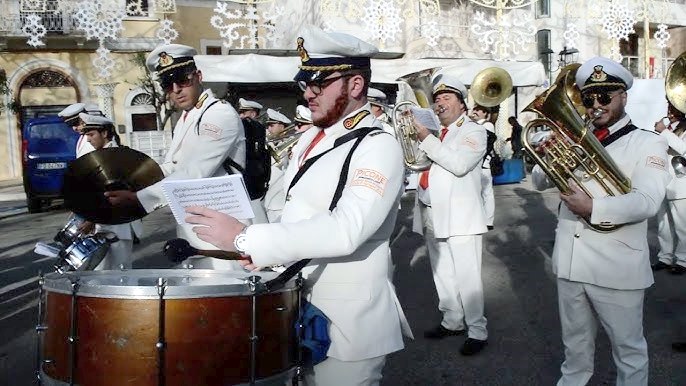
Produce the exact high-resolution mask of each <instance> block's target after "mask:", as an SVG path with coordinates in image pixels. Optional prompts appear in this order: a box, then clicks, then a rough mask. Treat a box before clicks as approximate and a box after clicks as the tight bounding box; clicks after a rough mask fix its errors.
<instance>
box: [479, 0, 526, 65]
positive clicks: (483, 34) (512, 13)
mask: <svg viewBox="0 0 686 386" xmlns="http://www.w3.org/2000/svg"><path fill="white" fill-rule="evenodd" d="M469 1H470V2H471V3H473V4H476V5H479V6H482V7H486V8H491V9H494V10H495V17H490V16H487V15H486V13H485V12H483V11H476V12H475V13H474V19H473V22H472V25H471V27H470V30H471V32H472V33H473V34H474V35H475V36H476V37H477V39H478V41H479V43H481V49H482V50H483V52H484V53H487V54H491V55H492V57H493V59H495V60H512V59H513V56H514V55H518V54H520V53H522V52H524V51H525V50H527V49H528V48H529V47H531V46H532V44H531V43H533V42H534V38H535V36H536V27H535V26H534V23H533V16H532V15H531V13H530V12H517V11H516V9H517V8H523V7H528V6H530V5H531V4H532V3H534V2H536V0H469ZM505 10H507V11H508V12H507V13H505V12H504V11H505Z"/></svg>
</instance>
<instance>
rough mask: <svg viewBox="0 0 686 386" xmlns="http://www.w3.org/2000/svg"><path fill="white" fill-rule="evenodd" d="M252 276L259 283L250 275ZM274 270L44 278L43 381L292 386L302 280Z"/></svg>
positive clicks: (91, 385)
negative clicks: (271, 287)
mask: <svg viewBox="0 0 686 386" xmlns="http://www.w3.org/2000/svg"><path fill="white" fill-rule="evenodd" d="M249 276H253V278H252V280H251V279H250V278H248V277H249ZM255 277H258V278H259V279H261V282H265V281H267V280H270V279H272V278H274V277H276V273H273V272H259V273H245V272H230V271H229V272H227V271H210V270H181V269H178V270H132V271H125V272H119V271H84V272H70V273H66V274H62V275H60V274H56V273H52V274H49V275H46V276H45V282H44V287H43V289H44V291H43V292H44V293H45V307H44V308H45V315H44V320H43V322H42V323H41V322H39V325H41V327H43V331H42V333H41V335H42V344H41V345H40V347H42V355H41V361H40V367H41V368H40V375H41V378H42V380H43V383H44V384H48V385H53V384H54V385H65V384H69V383H70V382H72V383H73V384H78V385H84V386H106V385H112V386H121V385H130V386H135V385H140V386H149V385H167V386H176V385H178V386H187V385H203V386H215V385H216V386H219V385H221V386H225V385H235V384H250V383H254V384H278V385H284V384H285V382H287V381H288V380H289V379H291V378H292V377H293V375H294V374H295V370H296V365H297V338H296V334H295V329H294V328H293V327H294V323H295V321H296V319H297V316H298V312H299V309H298V304H299V293H300V290H299V287H298V285H296V282H295V281H294V280H291V281H290V282H289V283H287V285H286V286H285V287H284V288H283V289H281V290H279V291H275V292H272V293H265V294H260V293H259V283H258V286H257V288H258V290H257V291H256V286H255V280H256V279H255Z"/></svg>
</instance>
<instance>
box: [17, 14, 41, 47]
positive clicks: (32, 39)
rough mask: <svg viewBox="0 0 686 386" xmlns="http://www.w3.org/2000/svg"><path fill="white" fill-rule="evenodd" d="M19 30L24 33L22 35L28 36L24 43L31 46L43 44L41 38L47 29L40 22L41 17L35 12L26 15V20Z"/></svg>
mask: <svg viewBox="0 0 686 386" xmlns="http://www.w3.org/2000/svg"><path fill="white" fill-rule="evenodd" d="M21 31H22V32H23V33H24V35H26V36H28V37H29V40H27V41H26V44H28V45H30V46H31V47H39V46H44V45H45V42H43V38H44V37H45V34H46V32H47V30H46V29H45V26H44V25H43V24H42V23H41V17H40V16H38V15H37V14H35V13H32V14H29V15H28V16H26V21H25V22H24V26H23V27H22V28H21Z"/></svg>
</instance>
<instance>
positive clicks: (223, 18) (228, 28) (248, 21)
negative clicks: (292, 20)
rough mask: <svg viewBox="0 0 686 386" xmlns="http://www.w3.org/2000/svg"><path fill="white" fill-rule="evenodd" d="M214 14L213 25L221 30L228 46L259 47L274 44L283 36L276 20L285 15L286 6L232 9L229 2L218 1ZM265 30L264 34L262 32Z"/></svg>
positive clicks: (221, 34)
mask: <svg viewBox="0 0 686 386" xmlns="http://www.w3.org/2000/svg"><path fill="white" fill-rule="evenodd" d="M214 12H215V14H214V16H212V18H211V19H210V24H212V27H214V28H216V29H217V30H219V36H221V37H222V38H223V39H224V42H223V43H224V46H225V47H227V48H236V47H234V45H236V43H238V47H237V48H258V47H260V46H261V45H268V46H274V45H275V43H276V41H277V40H278V39H280V38H281V36H278V35H277V29H276V21H277V20H278V19H279V18H280V17H281V16H282V15H283V13H284V8H283V7H278V6H272V7H271V8H270V9H267V10H265V11H263V12H258V9H257V7H256V6H255V7H253V6H249V7H242V9H230V8H229V6H228V3H225V2H221V1H217V7H216V8H215V9H214ZM260 31H263V32H264V33H263V34H260Z"/></svg>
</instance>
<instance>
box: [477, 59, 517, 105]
mask: <svg viewBox="0 0 686 386" xmlns="http://www.w3.org/2000/svg"><path fill="white" fill-rule="evenodd" d="M469 93H470V94H471V95H472V99H473V100H474V103H476V104H477V105H479V106H483V107H495V106H498V105H499V104H501V103H502V102H503V101H504V100H505V99H507V98H509V97H510V95H511V94H512V77H511V76H510V74H509V73H508V72H507V71H506V70H504V69H502V68H500V67H488V68H485V69H483V70H481V71H479V73H478V74H476V76H475V77H474V80H473V81H472V84H471V86H470V87H469Z"/></svg>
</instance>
